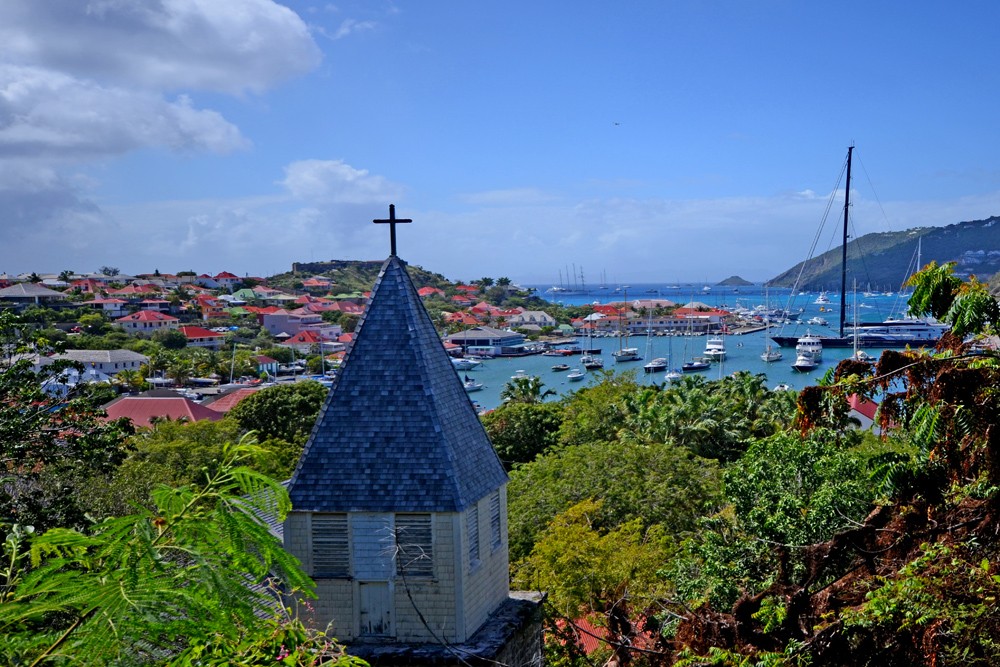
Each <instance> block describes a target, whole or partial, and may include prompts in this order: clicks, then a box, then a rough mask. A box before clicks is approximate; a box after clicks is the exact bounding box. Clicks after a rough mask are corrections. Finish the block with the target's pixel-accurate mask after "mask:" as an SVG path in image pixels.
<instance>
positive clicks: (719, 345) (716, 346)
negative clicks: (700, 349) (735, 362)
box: [705, 336, 726, 361]
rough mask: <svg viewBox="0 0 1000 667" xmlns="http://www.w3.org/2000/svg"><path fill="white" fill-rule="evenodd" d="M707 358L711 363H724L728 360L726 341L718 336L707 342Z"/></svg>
mask: <svg viewBox="0 0 1000 667" xmlns="http://www.w3.org/2000/svg"><path fill="white" fill-rule="evenodd" d="M705 356H706V357H708V359H709V360H710V361H724V360H725V358H726V341H725V340H723V339H722V338H721V337H718V336H716V337H713V338H709V339H708V340H706V341H705Z"/></svg>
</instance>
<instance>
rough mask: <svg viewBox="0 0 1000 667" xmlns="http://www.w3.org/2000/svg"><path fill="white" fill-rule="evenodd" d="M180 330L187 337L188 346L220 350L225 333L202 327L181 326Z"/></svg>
mask: <svg viewBox="0 0 1000 667" xmlns="http://www.w3.org/2000/svg"><path fill="white" fill-rule="evenodd" d="M180 332H181V333H182V334H184V336H185V337H186V338H187V339H188V343H187V344H188V347H203V348H205V349H208V350H221V349H222V344H223V343H224V342H225V340H226V336H225V334H221V333H219V332H218V331H209V330H208V329H205V328H204V327H194V326H183V327H180Z"/></svg>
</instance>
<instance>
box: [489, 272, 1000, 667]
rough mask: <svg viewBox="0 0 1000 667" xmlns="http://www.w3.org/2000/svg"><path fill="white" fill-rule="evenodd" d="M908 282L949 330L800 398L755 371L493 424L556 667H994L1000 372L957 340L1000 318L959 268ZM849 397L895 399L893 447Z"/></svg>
mask: <svg viewBox="0 0 1000 667" xmlns="http://www.w3.org/2000/svg"><path fill="white" fill-rule="evenodd" d="M911 280H912V283H913V286H914V289H915V294H914V298H913V299H912V300H911V302H910V303H911V310H912V312H914V313H915V314H932V315H934V316H936V317H938V318H941V319H944V320H946V321H948V322H950V323H951V324H952V327H953V334H954V335H952V336H950V337H947V338H946V339H945V340H944V341H943V342H942V345H941V346H940V347H939V349H938V350H936V351H934V352H924V351H903V352H896V351H887V352H885V353H884V354H883V355H882V357H881V359H880V360H879V362H878V363H877V364H875V365H874V366H873V365H869V364H859V363H853V362H850V361H846V362H843V363H841V364H840V365H839V366H838V367H837V369H836V371H835V372H834V373H832V374H831V375H830V376H828V378H827V380H826V381H824V382H823V383H822V384H821V385H820V386H817V387H811V388H808V389H807V390H804V391H803V392H801V393H800V394H799V395H798V396H797V397H795V398H794V399H793V401H794V402H789V401H788V400H787V399H788V397H789V396H791V395H790V394H788V393H787V392H778V393H775V392H769V391H767V389H766V388H765V387H764V385H763V382H761V381H760V379H759V378H754V377H751V376H747V375H745V374H737V375H736V376H734V377H731V378H726V379H724V380H721V381H719V382H702V381H698V380H686V381H685V382H684V383H683V384H681V385H680V386H678V387H662V388H659V389H656V388H654V389H649V388H642V387H639V386H637V385H635V384H634V383H631V382H630V381H629V380H628V379H627V377H622V376H615V377H611V376H608V377H606V378H605V379H604V381H602V382H601V383H599V384H597V385H594V386H591V387H587V388H585V389H582V390H580V391H579V392H577V393H576V394H575V395H573V396H570V397H568V398H566V399H565V400H564V401H562V402H560V403H559V404H558V408H557V409H553V408H551V407H548V406H547V405H546V404H537V403H534V402H530V401H529V402H524V403H521V404H514V403H510V402H509V403H508V404H507V405H505V406H503V407H501V408H500V409H498V410H496V411H495V412H493V413H491V414H490V415H488V416H487V417H485V418H484V421H485V423H486V425H487V428H488V429H489V430H490V432H491V435H493V436H494V437H495V438H496V439H497V442H498V443H499V444H500V447H499V451H500V453H501V456H503V457H505V458H506V460H507V461H508V463H509V465H510V466H511V468H512V472H511V483H510V489H509V497H510V499H511V500H510V532H511V560H512V572H513V577H514V582H515V585H517V586H523V587H529V588H534V589H541V590H546V591H548V593H549V597H548V619H549V633H548V651H549V656H548V657H549V660H550V662H552V663H554V664H558V665H577V664H579V665H593V664H599V663H600V662H603V661H605V660H608V659H610V660H612V661H613V662H614V663H616V664H618V665H627V664H632V663H634V664H637V665H814V666H816V665H831V666H833V665H838V666H840V665H872V666H874V665H995V664H1000V642H998V641H997V639H996V637H998V636H1000V632H998V631H1000V609H998V606H997V605H998V602H997V600H998V599H1000V598H998V596H997V594H998V593H1000V559H998V556H1000V553H998V547H997V543H996V539H995V536H996V534H997V533H998V532H1000V514H998V511H997V510H998V500H1000V496H998V491H1000V463H998V462H1000V453H998V452H1000V448H998V444H997V442H996V440H997V435H996V424H997V423H1000V404H998V400H997V396H998V387H1000V365H998V363H997V357H996V355H995V354H994V353H981V352H974V351H973V350H971V349H970V347H969V346H968V345H967V344H965V343H964V342H963V337H964V336H965V335H966V334H971V333H993V332H995V330H996V326H997V324H998V322H1000V309H998V307H997V303H996V301H995V299H993V298H992V297H991V296H990V295H989V293H988V291H987V289H986V286H985V285H983V284H981V283H979V282H978V281H976V280H975V279H972V280H970V281H968V282H963V281H961V280H959V279H957V278H956V277H955V276H954V275H953V274H952V271H951V267H950V266H948V265H946V266H943V267H938V266H936V265H933V264H932V265H929V266H928V267H927V268H925V269H924V270H923V271H921V272H920V273H918V274H916V275H915V276H914V277H913V278H912V279H911ZM849 395H857V396H861V397H866V398H876V399H877V400H879V401H880V402H881V405H882V407H881V410H880V413H879V425H880V426H881V429H882V431H881V436H875V435H874V434H873V433H871V432H867V431H861V430H859V429H857V428H855V427H854V425H852V424H851V420H850V418H849V411H848V404H847V401H846V397H847V396H849ZM543 406H544V407H543ZM512 434H514V435H512ZM515 436H516V437H515ZM595 627H596V628H597V630H596V631H595V630H594V628H595ZM587 634H595V635H598V636H599V637H600V639H601V642H600V646H601V648H600V649H598V651H597V652H596V653H595V654H591V655H586V654H585V653H584V651H583V650H582V648H581V647H582V642H581V639H582V638H583V637H584V636H586V635H587Z"/></svg>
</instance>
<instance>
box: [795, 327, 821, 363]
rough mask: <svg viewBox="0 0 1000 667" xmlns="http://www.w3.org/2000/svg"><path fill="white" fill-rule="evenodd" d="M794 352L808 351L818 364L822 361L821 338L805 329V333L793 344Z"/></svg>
mask: <svg viewBox="0 0 1000 667" xmlns="http://www.w3.org/2000/svg"><path fill="white" fill-rule="evenodd" d="M795 352H796V353H798V352H809V353H810V354H811V355H812V357H813V358H814V359H815V360H816V363H817V364H818V363H819V362H821V361H823V339H822V338H820V337H819V336H814V335H812V333H810V332H809V331H808V330H807V331H806V335H805V336H802V337H801V338H799V340H798V342H797V343H796V344H795Z"/></svg>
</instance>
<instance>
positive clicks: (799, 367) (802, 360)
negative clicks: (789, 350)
mask: <svg viewBox="0 0 1000 667" xmlns="http://www.w3.org/2000/svg"><path fill="white" fill-rule="evenodd" d="M817 366H819V361H817V360H816V357H815V356H813V353H812V352H809V351H808V350H799V351H798V352H797V354H796V355H795V363H793V364H792V370H793V371H798V372H800V373H808V372H809V371H811V370H815V369H816V367H817Z"/></svg>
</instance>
